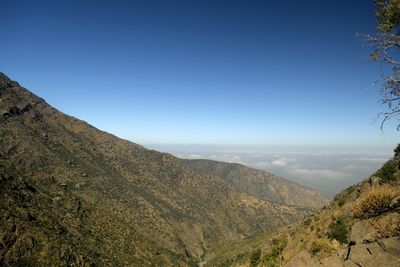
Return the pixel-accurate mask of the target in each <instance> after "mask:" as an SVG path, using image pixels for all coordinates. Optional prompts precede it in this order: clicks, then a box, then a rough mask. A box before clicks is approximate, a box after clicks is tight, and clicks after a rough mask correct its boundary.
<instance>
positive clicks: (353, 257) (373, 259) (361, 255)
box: [346, 242, 400, 267]
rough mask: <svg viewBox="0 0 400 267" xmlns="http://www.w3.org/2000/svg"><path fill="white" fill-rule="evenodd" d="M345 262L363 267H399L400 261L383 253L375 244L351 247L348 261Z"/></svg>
mask: <svg viewBox="0 0 400 267" xmlns="http://www.w3.org/2000/svg"><path fill="white" fill-rule="evenodd" d="M347 261H350V262H353V263H355V264H356V265H358V266H363V267H376V266H385V267H398V266H400V259H399V258H397V257H395V256H393V255H392V254H390V253H387V252H385V251H384V250H383V249H382V248H381V247H380V246H379V245H378V244H377V243H376V242H374V243H370V244H357V245H355V246H352V247H351V251H350V255H349V259H348V260H347ZM347 261H346V262H347ZM347 266H351V265H347Z"/></svg>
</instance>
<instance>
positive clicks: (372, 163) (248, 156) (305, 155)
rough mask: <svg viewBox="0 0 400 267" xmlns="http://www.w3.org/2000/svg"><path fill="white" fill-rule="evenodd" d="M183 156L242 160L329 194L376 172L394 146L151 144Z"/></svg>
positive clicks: (389, 155) (390, 153) (156, 147)
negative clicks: (292, 146) (261, 146)
mask: <svg viewBox="0 0 400 267" xmlns="http://www.w3.org/2000/svg"><path fill="white" fill-rule="evenodd" d="M150 147H151V148H154V149H157V150H161V151H165V152H169V153H172V154H174V155H176V156H178V157H181V158H188V159H200V158H203V159H212V160H218V161H225V162H235V163H241V164H244V165H247V166H250V167H253V168H256V169H260V170H264V171H267V172H270V173H273V174H275V175H278V176H282V177H285V178H287V179H289V180H292V181H294V182H297V183H300V184H303V185H306V186H309V187H312V188H314V189H317V190H319V191H321V192H323V193H325V194H327V195H328V196H333V195H334V194H336V193H338V192H339V191H340V190H342V189H344V188H346V187H348V186H350V185H352V184H355V183H357V182H359V181H361V180H363V179H365V178H367V177H369V176H370V175H371V174H372V173H373V172H375V171H376V170H377V169H378V168H379V167H380V166H381V165H382V164H383V163H384V162H385V161H387V160H388V159H389V158H390V157H391V156H392V149H391V148H388V147H386V148H354V147H349V148H344V147H331V148H329V147H328V148H327V147H320V148H318V147H309V148H307V147H295V148H291V147H264V148H260V147H218V146H215V147H213V146H172V145H170V146H156V145H153V146H150Z"/></svg>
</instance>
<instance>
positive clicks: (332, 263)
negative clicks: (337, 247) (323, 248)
mask: <svg viewBox="0 0 400 267" xmlns="http://www.w3.org/2000/svg"><path fill="white" fill-rule="evenodd" d="M321 266H326V267H342V266H343V262H342V260H341V259H340V258H339V257H337V256H330V257H328V258H325V259H322V260H321Z"/></svg>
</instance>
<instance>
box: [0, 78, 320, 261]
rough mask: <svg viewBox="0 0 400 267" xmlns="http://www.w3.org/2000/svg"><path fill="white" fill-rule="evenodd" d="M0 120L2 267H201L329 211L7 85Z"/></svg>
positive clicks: (0, 86) (288, 187)
mask: <svg viewBox="0 0 400 267" xmlns="http://www.w3.org/2000/svg"><path fill="white" fill-rule="evenodd" d="M0 114H1V117H0V265H1V266H4V265H5V266H15V265H20V266H93V265H95V266H97V265H99V266H188V265H192V266H195V265H196V264H197V262H198V261H199V260H200V258H202V257H203V256H204V255H205V254H206V253H207V252H208V251H210V249H213V248H214V247H216V245H217V244H219V243H220V242H222V241H227V240H235V239H240V238H244V237H247V236H250V235H252V234H255V233H257V232H260V231H261V230H263V229H273V228H276V227H279V226H282V225H286V224H288V223H290V222H293V221H296V220H299V219H301V218H303V216H304V215H305V214H308V213H310V212H311V211H313V209H314V207H317V206H318V205H321V204H323V203H324V201H325V200H324V198H323V197H321V195H319V194H318V193H315V192H314V191H312V190H310V189H308V188H304V187H301V186H298V185H294V184H292V183H289V182H287V181H285V180H283V179H280V178H274V177H272V178H271V179H269V180H265V179H264V178H262V177H261V176H263V175H262V173H255V172H254V170H251V171H249V172H248V173H247V171H244V172H245V173H247V174H246V175H245V176H236V175H235V174H234V173H231V174H230V175H228V176H226V175H225V174H224V173H220V172H218V171H216V170H215V171H210V170H208V169H207V168H205V169H204V168H198V166H193V164H189V163H188V162H187V161H185V160H181V159H178V158H176V157H173V156H172V155H169V154H165V153H160V152H157V151H152V150H148V149H146V148H144V147H142V146H140V145H137V144H134V143H131V142H128V141H125V140H122V139H119V138H117V137H115V136H113V135H111V134H108V133H106V132H102V131H100V130H98V129H96V128H94V127H92V126H90V125H88V124H87V123H85V122H83V121H80V120H78V119H75V118H73V117H70V116H67V115H65V114H63V113H61V112H59V111H58V110H56V109H54V108H53V107H51V106H50V105H48V104H47V103H46V102H45V101H44V100H43V99H41V98H39V97H37V96H35V95H33V94H32V93H30V92H29V91H28V90H26V89H24V88H23V87H21V86H20V85H19V84H18V83H17V82H14V81H11V80H10V79H8V78H7V77H6V76H5V75H3V74H2V73H0ZM216 164H217V163H216ZM218 164H219V163H218ZM227 166H228V168H229V164H228V165H227ZM235 168H236V167H235V166H233V167H232V169H235ZM242 169H245V168H244V167H243V168H242ZM252 172H253V173H254V176H252V174H251V173H252ZM252 177H253V178H252ZM259 179H264V180H263V181H262V182H261V183H259V182H258V180H259ZM242 180H244V181H242ZM246 183H248V185H249V186H248V189H249V190H245V189H244V188H246V186H245V185H246ZM257 183H259V185H261V186H266V187H269V189H268V190H261V191H255V190H254V189H251V188H253V187H254V184H257ZM269 192H271V194H272V192H273V195H271V196H269V195H268V194H269ZM292 192H293V194H292ZM301 194H303V195H304V197H307V198H308V197H310V199H308V200H302V201H300V200H299V198H300V196H301ZM292 195H293V197H292Z"/></svg>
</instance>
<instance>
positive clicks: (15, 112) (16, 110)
mask: <svg viewBox="0 0 400 267" xmlns="http://www.w3.org/2000/svg"><path fill="white" fill-rule="evenodd" d="M8 112H9V113H10V114H11V116H17V115H21V114H22V110H21V109H20V108H19V107H17V106H13V107H11V108H10V109H9V110H8Z"/></svg>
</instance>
